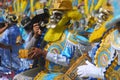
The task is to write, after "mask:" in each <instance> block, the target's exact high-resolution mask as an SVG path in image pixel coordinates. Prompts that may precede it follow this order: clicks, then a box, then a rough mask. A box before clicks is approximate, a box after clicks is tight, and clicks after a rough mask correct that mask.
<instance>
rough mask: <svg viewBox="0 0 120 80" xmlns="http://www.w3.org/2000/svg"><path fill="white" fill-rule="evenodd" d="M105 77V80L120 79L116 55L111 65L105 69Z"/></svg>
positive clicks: (119, 68)
mask: <svg viewBox="0 0 120 80" xmlns="http://www.w3.org/2000/svg"><path fill="white" fill-rule="evenodd" d="M115 68H116V69H115ZM105 77H106V79H107V80H120V67H119V66H118V57H116V58H115V59H114V61H113V62H112V63H111V65H110V66H109V67H108V68H107V69H106V72H105Z"/></svg>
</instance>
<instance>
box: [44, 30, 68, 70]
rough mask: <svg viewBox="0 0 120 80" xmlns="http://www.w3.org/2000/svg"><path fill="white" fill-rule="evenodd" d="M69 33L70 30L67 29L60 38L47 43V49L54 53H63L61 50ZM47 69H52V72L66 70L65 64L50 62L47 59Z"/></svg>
mask: <svg viewBox="0 0 120 80" xmlns="http://www.w3.org/2000/svg"><path fill="white" fill-rule="evenodd" d="M67 35H68V31H65V32H64V33H63V35H62V37H61V39H60V40H58V41H56V42H51V43H49V44H47V46H46V47H45V49H46V50H48V51H50V52H51V53H54V54H61V52H62V50H63V49H64V46H65V42H66V38H67ZM46 69H48V70H49V71H50V72H51V71H52V72H61V71H64V68H63V66H61V65H58V64H55V63H53V62H50V61H46Z"/></svg>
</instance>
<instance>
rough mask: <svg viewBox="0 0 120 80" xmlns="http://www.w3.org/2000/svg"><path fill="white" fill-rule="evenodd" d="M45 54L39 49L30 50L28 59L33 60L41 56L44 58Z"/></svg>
mask: <svg viewBox="0 0 120 80" xmlns="http://www.w3.org/2000/svg"><path fill="white" fill-rule="evenodd" d="M46 54H47V52H46V51H44V50H42V49H40V48H32V49H31V50H30V51H29V54H28V57H29V58H30V59H35V58H39V57H40V56H41V55H43V56H45V55H46Z"/></svg>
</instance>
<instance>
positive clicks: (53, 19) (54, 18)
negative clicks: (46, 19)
mask: <svg viewBox="0 0 120 80" xmlns="http://www.w3.org/2000/svg"><path fill="white" fill-rule="evenodd" d="M62 16H63V11H57V10H55V11H53V12H52V15H51V16H50V23H49V26H50V27H51V28H55V27H56V25H57V24H58V22H59V21H60V20H61V19H62Z"/></svg>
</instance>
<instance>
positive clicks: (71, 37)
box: [32, 0, 87, 80]
mask: <svg viewBox="0 0 120 80" xmlns="http://www.w3.org/2000/svg"><path fill="white" fill-rule="evenodd" d="M66 4H68V5H66ZM80 17H81V15H80V13H79V12H78V11H74V10H73V9H72V4H71V2H70V1H69V0H57V1H55V3H54V8H53V11H52V16H51V17H50V23H49V24H48V26H47V27H48V28H49V29H48V31H47V33H46V34H45V37H44V40H45V41H47V42H48V44H47V46H46V47H45V50H41V49H37V48H36V49H35V50H33V51H32V54H33V53H34V54H33V58H34V57H37V55H43V56H44V58H45V59H46V65H45V68H46V69H45V70H44V71H41V72H40V73H39V74H38V75H37V76H36V77H35V78H34V80H48V79H49V80H59V79H60V78H63V76H62V75H63V73H65V72H66V70H67V69H68V67H69V64H70V62H71V61H70V60H71V59H72V57H73V55H74V53H75V49H77V48H78V47H80V48H82V47H83V46H82V45H81V46H79V45H78V44H79V41H80V40H81V38H83V37H82V36H79V35H77V34H76V33H77V32H75V31H72V29H71V22H70V21H71V20H79V19H80ZM79 39H80V40H79ZM84 40H85V41H84V42H86V43H87V39H85V38H84ZM81 42H82V41H81Z"/></svg>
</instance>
